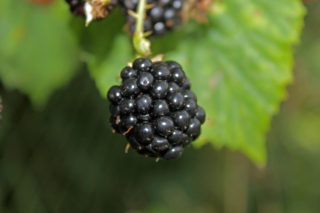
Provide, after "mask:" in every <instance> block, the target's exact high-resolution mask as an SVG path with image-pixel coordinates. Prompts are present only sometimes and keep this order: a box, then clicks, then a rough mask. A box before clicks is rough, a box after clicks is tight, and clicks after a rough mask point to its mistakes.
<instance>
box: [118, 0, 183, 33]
mask: <svg viewBox="0 0 320 213" xmlns="http://www.w3.org/2000/svg"><path fill="white" fill-rule="evenodd" d="M184 1H185V0H148V1H147V3H148V5H151V7H150V8H148V9H147V11H146V18H145V21H144V31H145V32H151V36H157V35H163V34H165V33H167V32H169V31H172V30H174V29H176V28H177V27H178V26H179V25H180V24H181V22H182V18H181V13H182V6H183V3H184ZM138 2H139V1H138V0H119V4H120V6H121V7H122V10H123V12H124V13H125V14H126V15H127V23H128V28H129V31H130V33H133V32H134V31H135V23H136V20H135V18H133V17H131V16H130V15H129V13H128V11H129V10H132V11H136V9H137V6H138Z"/></svg>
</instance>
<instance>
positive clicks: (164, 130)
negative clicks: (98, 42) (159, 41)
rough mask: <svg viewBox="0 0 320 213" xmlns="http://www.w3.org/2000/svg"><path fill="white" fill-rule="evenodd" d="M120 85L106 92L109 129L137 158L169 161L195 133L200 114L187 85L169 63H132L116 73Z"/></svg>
mask: <svg viewBox="0 0 320 213" xmlns="http://www.w3.org/2000/svg"><path fill="white" fill-rule="evenodd" d="M121 78H122V84H121V85H120V86H113V87H111V88H110V89H109V92H108V99H109V101H110V102H111V103H110V114H111V116H110V124H111V126H112V128H113V130H114V132H117V133H119V134H123V135H125V136H126V138H127V140H128V141H129V144H130V145H131V147H132V148H134V149H135V150H137V152H138V153H140V154H143V155H146V156H149V157H156V158H163V159H167V160H170V159H175V158H178V157H180V156H181V154H182V152H183V149H184V147H185V146H187V145H189V144H190V143H191V142H192V141H194V140H195V139H196V138H197V137H198V136H199V135H200V133H201V124H203V123H204V121H205V112H204V110H203V108H202V107H200V106H198V105H197V98H196V96H195V94H194V93H193V92H191V91H190V81H189V80H188V79H187V77H186V75H185V73H184V71H183V70H182V68H181V66H180V65H179V64H178V63H176V62H173V61H167V62H155V63H152V62H151V61H150V60H149V59H147V58H138V59H136V60H135V61H134V62H133V66H132V67H125V68H124V69H123V70H122V71H121Z"/></svg>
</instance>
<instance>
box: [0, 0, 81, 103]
mask: <svg viewBox="0 0 320 213" xmlns="http://www.w3.org/2000/svg"><path fill="white" fill-rule="evenodd" d="M69 17H70V14H69V11H68V8H67V5H66V4H65V3H64V2H63V1H55V3H54V4H53V5H50V6H42V5H36V4H31V3H27V1H19V2H16V1H12V0H1V1H0V35H1V38H0V77H1V80H2V81H3V83H4V84H5V86H7V87H8V88H12V89H19V90H21V91H23V92H24V93H26V94H28V95H29V96H30V98H31V100H32V101H33V102H34V104H36V105H38V106H41V105H43V104H44V103H45V102H46V100H47V99H48V97H49V95H50V94H51V93H52V92H53V91H54V90H55V89H57V88H59V87H61V86H62V85H64V84H66V83H67V82H68V81H69V80H70V79H71V78H72V76H73V74H74V71H75V66H76V65H77V62H78V48H77V45H76V42H75V39H74V38H73V35H72V33H71V31H70V29H69V27H68V19H69Z"/></svg>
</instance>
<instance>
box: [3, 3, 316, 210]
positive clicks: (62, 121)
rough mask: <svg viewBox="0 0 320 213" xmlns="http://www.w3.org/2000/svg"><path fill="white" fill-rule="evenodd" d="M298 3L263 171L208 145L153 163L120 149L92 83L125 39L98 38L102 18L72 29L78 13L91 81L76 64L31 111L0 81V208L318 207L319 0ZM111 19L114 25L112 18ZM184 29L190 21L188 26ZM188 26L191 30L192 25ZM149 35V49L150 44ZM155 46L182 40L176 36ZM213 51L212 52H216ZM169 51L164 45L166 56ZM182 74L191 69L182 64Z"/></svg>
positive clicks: (100, 84) (118, 32)
mask: <svg viewBox="0 0 320 213" xmlns="http://www.w3.org/2000/svg"><path fill="white" fill-rule="evenodd" d="M3 2H4V1H0V5H1V4H3ZM226 2H229V1H226ZM292 2H294V1H292ZM1 6H2V5H1ZM307 6H308V15H307V17H306V20H305V21H306V26H305V30H304V34H303V37H302V42H301V45H300V46H299V47H298V48H297V49H295V52H296V57H295V61H296V69H295V80H294V84H292V85H291V86H290V88H289V92H288V95H287V97H286V101H285V103H284V104H283V105H282V107H281V111H280V114H279V115H277V116H276V117H275V119H274V121H273V123H272V129H271V131H270V133H269V134H268V143H267V148H268V161H267V165H266V167H265V168H264V169H259V168H256V167H255V166H254V165H252V163H250V161H249V160H248V159H246V158H245V157H243V156H242V155H241V154H239V153H238V152H233V151H228V150H226V149H222V150H219V151H217V150H215V149H213V147H211V146H209V145H206V146H203V147H202V148H200V149H193V148H192V147H190V148H188V149H186V152H185V153H184V155H183V157H182V158H181V159H178V160H176V161H160V162H159V163H155V162H154V161H153V160H152V159H147V158H144V157H141V156H138V155H137V154H136V153H135V152H134V151H131V152H129V153H128V154H127V155H125V154H124V153H123V149H124V146H125V141H124V139H123V137H121V136H117V135H113V134H111V131H110V127H109V125H108V119H107V118H108V114H107V113H106V112H107V108H108V106H107V105H108V104H107V101H105V100H104V99H101V94H102V93H104V92H101V91H102V90H105V89H106V88H107V86H105V85H104V84H103V81H104V80H101V81H100V82H99V81H97V79H103V78H105V79H106V82H107V83H106V84H109V83H110V84H111V83H115V82H117V78H116V76H114V78H112V76H113V75H114V74H112V73H111V74H110V73H109V72H105V70H106V69H105V68H104V67H108V66H109V64H110V63H107V62H105V61H104V60H105V58H108V57H111V58H112V57H113V59H112V60H117V59H118V57H116V55H117V54H119V57H120V58H121V59H119V60H123V62H122V63H125V60H126V59H125V57H130V55H129V54H132V52H129V53H125V54H128V55H121V54H122V52H121V49H117V48H113V45H116V44H117V45H126V44H128V45H129V44H130V43H129V42H130V41H129V39H128V38H127V37H125V36H124V35H123V34H122V32H121V29H119V28H112V29H113V31H114V32H113V33H114V35H116V36H110V37H107V39H108V40H109V41H110V42H109V43H104V42H102V41H103V40H104V37H106V35H104V34H98V35H97V33H96V32H94V31H99V29H101V27H99V26H104V25H105V24H107V23H108V22H109V21H108V20H105V21H103V22H100V23H95V24H94V25H93V26H92V28H90V30H84V29H83V28H82V27H81V23H80V22H82V21H81V20H75V19H73V20H71V22H70V24H71V25H72V26H73V33H74V35H79V34H80V35H81V36H79V37H78V36H77V42H79V43H80V44H81V47H82V48H83V49H84V50H85V52H83V53H81V54H80V56H79V57H81V59H82V60H83V61H85V62H89V68H90V67H91V70H90V75H91V77H92V78H93V79H94V81H93V80H92V79H90V76H89V74H88V70H87V66H86V65H85V64H80V66H78V72H77V74H76V77H75V78H74V79H73V80H72V81H71V83H70V84H68V85H67V86H65V87H63V88H61V89H59V90H57V91H56V92H55V93H54V94H53V96H52V97H51V98H49V101H48V103H47V105H46V106H45V107H43V108H42V109H41V110H35V109H34V108H33V106H32V104H31V103H30V101H29V99H28V98H27V97H26V96H24V95H23V94H21V93H20V92H18V91H17V90H12V89H10V88H18V89H20V90H21V88H20V87H15V86H14V84H12V85H13V86H8V85H7V83H6V82H4V84H6V85H7V87H8V88H6V89H3V90H1V94H2V96H3V102H4V112H3V120H2V128H1V129H0V212H1V213H2V212H4V213H29V212H31V213H38V212H39V213H47V212H48V213H51V212H53V213H54V212H59V213H61V212H62V213H64V212H92V213H98V212H128V213H129V212H130V213H132V212H139V213H140V212H142V213H144V212H146V213H171V212H172V213H176V212H181V211H183V212H186V213H189V212H190V213H191V212H192V213H194V212H199V213H247V212H248V213H256V212H257V213H301V212H308V213H318V212H319V209H320V203H319V199H320V191H319V188H320V183H319V178H320V164H319V161H320V157H319V156H320V133H319V131H318V127H319V125H320V111H319V109H320V99H319V97H320V88H319V87H320V74H319V68H320V62H319V60H318V55H319V53H320V38H319V34H320V28H319V27H318V26H319V25H320V17H319V15H318V14H319V13H320V4H319V3H318V2H314V3H310V4H309V5H307ZM0 8H2V7H0ZM65 9H66V8H65ZM0 10H1V9H0ZM41 10H42V9H41ZM0 14H1V13H0ZM1 15H2V14H1ZM1 15H0V16H1ZM61 18H62V17H61ZM111 18H116V19H118V17H117V16H114V17H111ZM63 19H64V18H63ZM3 20H4V19H3V18H2V16H1V19H0V23H5V22H3ZM64 21H65V20H64ZM122 21H123V20H122ZM114 24H115V25H116V24H119V25H121V21H120V22H119V23H114ZM0 26H3V25H1V24H0ZM193 27H197V26H195V25H193V24H191V25H190V28H191V29H192V28H193ZM2 29H3V28H0V33H1V36H2V35H3V34H2V33H3V31H2ZM184 30H186V31H188V28H187V27H186V28H185V29H181V31H180V32H178V33H177V34H175V35H171V36H169V37H167V38H164V40H166V39H170V38H171V39H177V40H179V38H180V36H179V35H180V33H181V32H184ZM189 33H190V35H193V31H192V32H189ZM90 36H94V37H95V36H97V37H96V38H97V39H99V42H97V43H88V42H89V41H92V39H91V38H90ZM199 36H200V35H199ZM190 37H191V36H190ZM1 38H2V37H1ZM196 38H198V37H196ZM186 39H187V41H189V40H190V39H191V38H188V36H187V37H186ZM0 40H1V39H0ZM160 41H161V42H162V40H160ZM160 41H159V42H160ZM126 42H127V43H126ZM154 42H155V44H154V48H155V50H158V49H159V50H160V49H161V48H160V47H158V45H159V44H157V42H156V40H155V41H154ZM181 42H183V41H181ZM99 44H100V45H99ZM122 48H126V47H122ZM165 48H168V49H174V48H177V49H181V48H183V47H179V45H178V43H176V45H174V46H171V47H170V45H168V47H165ZM199 48H200V47H199ZM0 49H1V48H0ZM106 49H107V50H108V51H107V52H104V51H105V50H106ZM238 49H239V48H236V49H235V50H238ZM129 51H132V50H129ZM0 52H1V51H0ZM213 52H214V53H215V54H217V53H218V50H213ZM1 53H2V52H1ZM95 53H99V54H95ZM237 54H238V53H237ZM173 55H174V52H170V54H169V56H168V57H173ZM227 55H228V54H227ZM44 57H46V56H44ZM122 57H123V58H122ZM180 57H181V59H183V57H182V56H180ZM186 57H188V56H186ZM228 57H231V58H232V57H234V56H232V54H231V56H229V55H228ZM3 59H6V58H5V57H3V56H2V55H1V57H0V61H1V63H0V64H1V67H0V70H3V68H4V67H5V66H3V64H2V61H5V62H7V61H6V60H3ZM110 60H111V59H110ZM238 60H240V59H238ZM120 62H121V61H119V62H114V64H115V65H110V68H108V69H110V70H112V72H114V73H117V72H118V71H119V69H121V67H122V64H121V63H120ZM213 62H214V61H213ZM213 62H212V63H213ZM112 63H113V61H112ZM119 63H120V64H119ZM12 64H13V65H15V64H16V63H12ZM113 66H118V68H116V69H115V68H112V67H113ZM186 66H189V65H186ZM216 66H218V65H214V67H216ZM220 66H221V67H222V65H220ZM242 66H244V65H242ZM1 72H2V71H1ZM43 72H45V70H44V71H43ZM187 72H188V74H189V75H195V74H193V73H192V71H191V70H189V69H188V70H187ZM198 73H200V72H198ZM241 73H242V74H244V73H243V72H241ZM17 75H18V74H17ZM66 75H70V76H71V74H66ZM108 75H110V76H108ZM279 75H280V74H279ZM110 79H111V80H110ZM1 80H2V81H4V78H3V77H2V78H1ZM67 81H68V78H65V82H67ZM197 82H199V83H197ZM197 84H198V86H197ZM96 85H97V86H98V87H96ZM51 86H52V85H51ZM200 86H201V81H200V80H199V79H196V80H195V83H194V87H195V88H197V87H200ZM56 88H58V87H56ZM97 88H99V90H98V89H97ZM51 89H53V87H51ZM23 91H24V92H25V93H28V90H23ZM46 91H49V90H46ZM50 91H51V92H53V90H50ZM200 95H201V94H200ZM31 97H32V96H31ZM31 99H32V100H33V101H34V99H33V98H31ZM204 103H207V102H204ZM208 104H211V102H210V103H208ZM216 143H218V142H216Z"/></svg>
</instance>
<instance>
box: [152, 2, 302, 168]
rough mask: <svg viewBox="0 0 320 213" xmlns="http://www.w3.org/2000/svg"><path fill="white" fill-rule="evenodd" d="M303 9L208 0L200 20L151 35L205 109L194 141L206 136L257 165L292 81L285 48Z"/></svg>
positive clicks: (290, 51)
mask: <svg viewBox="0 0 320 213" xmlns="http://www.w3.org/2000/svg"><path fill="white" fill-rule="evenodd" d="M304 13H305V10H304V8H303V6H302V4H301V2H300V1H299V0H278V1H270V0H225V1H222V2H220V3H219V2H216V4H215V6H214V8H213V13H212V15H211V16H210V17H209V23H208V25H206V26H199V25H197V24H195V23H193V24H190V25H189V26H186V27H185V29H183V30H182V31H181V32H180V34H179V35H176V36H174V37H173V38H165V39H163V40H161V41H159V42H157V41H155V42H156V45H155V48H156V49H157V50H158V51H163V52H165V53H168V57H167V58H169V59H173V60H176V61H179V62H180V63H182V64H183V67H184V69H185V71H186V72H187V74H188V76H189V78H190V79H191V81H192V83H193V85H192V87H193V90H194V91H195V92H196V93H197V95H198V97H199V104H200V105H202V106H204V108H205V110H206V112H207V115H208V121H207V122H206V124H205V126H204V128H203V133H202V139H200V140H199V141H198V142H196V143H195V144H198V145H203V144H205V143H206V142H208V141H210V142H212V143H213V144H215V145H216V146H217V147H222V146H226V147H228V148H231V149H235V150H241V151H242V152H244V153H245V154H246V155H247V156H248V157H249V158H251V159H252V160H253V161H254V162H256V163H257V164H261V165H263V164H264V163H265V161H266V147H265V134H266V132H267V130H268V128H269V125H270V120H271V117H272V115H274V114H275V113H276V112H277V111H278V109H279V105H280V102H281V100H283V99H284V97H285V95H286V86H287V85H288V83H290V82H291V81H292V68H293V49H292V46H293V45H294V44H296V43H297V42H298V40H299V34H300V31H301V28H302V25H303V15H304ZM172 40H175V44H174V45H171V46H166V47H163V43H166V42H168V41H172Z"/></svg>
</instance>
